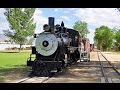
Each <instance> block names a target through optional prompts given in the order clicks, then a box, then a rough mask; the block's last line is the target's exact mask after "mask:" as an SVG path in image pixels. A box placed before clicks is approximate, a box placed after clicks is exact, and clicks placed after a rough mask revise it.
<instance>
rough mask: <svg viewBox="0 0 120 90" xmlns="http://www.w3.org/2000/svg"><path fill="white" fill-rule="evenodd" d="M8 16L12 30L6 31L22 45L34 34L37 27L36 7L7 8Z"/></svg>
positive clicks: (6, 13)
mask: <svg viewBox="0 0 120 90" xmlns="http://www.w3.org/2000/svg"><path fill="white" fill-rule="evenodd" d="M5 10H6V11H5V13H4V15H5V16H6V18H7V20H8V22H9V26H10V29H11V30H6V31H4V33H5V35H6V36H8V37H10V39H12V40H13V41H14V42H15V43H17V44H19V45H20V49H19V52H20V50H21V46H22V45H23V44H25V42H26V38H27V37H28V36H32V35H33V33H34V30H35V27H36V23H33V15H34V12H35V8H6V9H5Z"/></svg>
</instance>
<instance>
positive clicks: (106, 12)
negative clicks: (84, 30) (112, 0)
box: [73, 8, 120, 42]
mask: <svg viewBox="0 0 120 90" xmlns="http://www.w3.org/2000/svg"><path fill="white" fill-rule="evenodd" d="M74 12H75V13H74V14H73V15H75V16H77V17H78V18H79V19H80V20H82V21H86V22H87V23H88V27H89V28H88V29H89V31H90V34H89V35H88V37H89V38H90V39H91V40H90V41H91V42H93V38H94V32H95V28H98V27H100V26H101V25H106V26H108V27H110V28H113V27H115V26H117V27H119V26H120V12H118V11H117V10H115V8H85V9H81V8H79V9H74ZM91 26H92V27H94V29H91V28H90V27H91Z"/></svg>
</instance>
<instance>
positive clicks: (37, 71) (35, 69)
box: [32, 60, 50, 77]
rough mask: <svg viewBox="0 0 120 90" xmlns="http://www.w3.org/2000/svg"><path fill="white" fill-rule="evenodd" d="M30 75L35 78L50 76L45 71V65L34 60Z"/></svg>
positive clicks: (46, 70)
mask: <svg viewBox="0 0 120 90" xmlns="http://www.w3.org/2000/svg"><path fill="white" fill-rule="evenodd" d="M32 74H33V75H36V76H41V77H47V76H49V75H50V72H49V70H48V69H47V67H46V65H45V63H43V62H41V61H38V60H35V62H34V64H33V66H32Z"/></svg>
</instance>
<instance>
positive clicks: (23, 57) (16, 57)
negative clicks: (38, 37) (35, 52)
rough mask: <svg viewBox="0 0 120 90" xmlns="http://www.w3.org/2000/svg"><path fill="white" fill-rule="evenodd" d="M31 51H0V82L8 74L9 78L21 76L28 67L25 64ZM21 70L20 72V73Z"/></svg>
mask: <svg viewBox="0 0 120 90" xmlns="http://www.w3.org/2000/svg"><path fill="white" fill-rule="evenodd" d="M30 53H31V51H25V50H24V51H21V52H20V53H19V52H18V51H0V82H4V80H5V79H6V78H7V77H8V76H9V78H10V75H11V79H12V77H13V79H15V77H17V75H18V74H19V75H18V76H22V75H23V74H25V73H27V71H28V70H29V68H28V67H27V66H26V61H27V58H28V57H29V56H30ZM21 72H22V73H21Z"/></svg>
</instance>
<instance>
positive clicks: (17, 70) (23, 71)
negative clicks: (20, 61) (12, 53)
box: [0, 65, 31, 83]
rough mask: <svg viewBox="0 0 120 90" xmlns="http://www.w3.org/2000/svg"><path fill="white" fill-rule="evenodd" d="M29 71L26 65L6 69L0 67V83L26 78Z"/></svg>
mask: <svg viewBox="0 0 120 90" xmlns="http://www.w3.org/2000/svg"><path fill="white" fill-rule="evenodd" d="M30 70H31V69H30V67H27V66H26V65H14V66H12V67H11V66H8V68H4V67H0V83H7V81H8V82H9V81H12V80H16V79H22V78H25V77H28V75H29V73H30Z"/></svg>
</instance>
